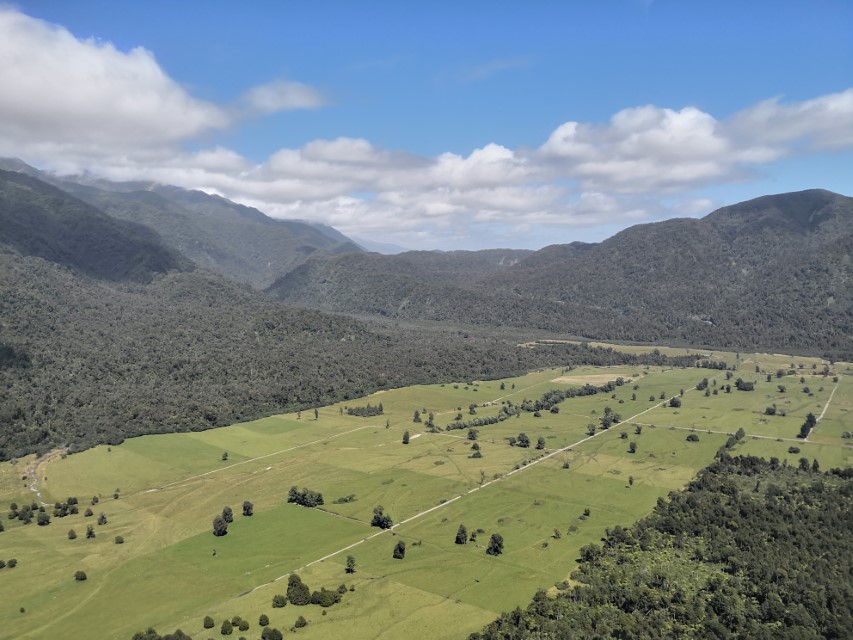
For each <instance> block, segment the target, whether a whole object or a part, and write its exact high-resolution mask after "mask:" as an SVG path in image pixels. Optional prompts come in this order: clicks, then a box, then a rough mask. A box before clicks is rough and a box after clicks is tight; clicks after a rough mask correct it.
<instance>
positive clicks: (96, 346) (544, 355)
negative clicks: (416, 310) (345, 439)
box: [0, 253, 695, 459]
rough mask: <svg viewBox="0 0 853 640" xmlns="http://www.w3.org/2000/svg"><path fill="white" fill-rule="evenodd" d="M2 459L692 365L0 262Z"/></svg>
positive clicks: (249, 294) (23, 261)
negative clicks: (339, 407)
mask: <svg viewBox="0 0 853 640" xmlns="http://www.w3.org/2000/svg"><path fill="white" fill-rule="evenodd" d="M0 308H2V324H0V390H2V392H0V424H3V426H4V428H3V429H2V431H0V459H4V458H9V457H12V456H16V455H21V454H23V453H27V452H31V451H37V452H41V451H45V450H47V449H49V448H52V447H55V446H62V445H68V446H70V447H71V448H72V450H77V449H83V448H86V447H89V446H92V445H94V444H98V443H104V442H107V443H116V442H119V441H121V440H122V439H123V438H125V437H128V436H134V435H141V434H145V433H162V432H170V431H190V430H201V429H208V428H211V427H216V426H222V425H226V424H231V423H234V422H238V421H242V420H249V419H253V418H258V417H262V416H266V415H271V414H274V413H279V412H282V411H284V410H295V409H304V408H308V407H312V406H319V405H323V404H327V403H330V402H333V401H337V400H348V399H354V398H357V397H360V396H363V395H365V394H367V393H370V392H372V391H375V390H377V389H384V388H391V387H399V386H406V385H410V384H419V383H431V382H444V381H450V380H462V379H472V378H477V379H488V378H496V377H502V376H508V375H513V374H520V373H523V372H526V371H528V370H530V369H534V368H537V367H541V366H547V365H553V366H558V365H560V366H565V365H580V364H615V363H629V364H640V363H644V362H648V363H650V364H663V363H668V364H669V363H678V364H690V363H691V362H694V361H695V358H694V359H692V360H691V359H688V360H687V361H686V362H685V361H682V360H678V359H669V358H666V357H663V356H656V355H649V356H633V355H628V354H624V353H619V352H614V351H612V350H607V349H594V348H588V347H584V346H577V345H570V344H556V343H549V344H541V345H539V346H537V347H536V348H533V349H531V348H520V347H518V343H519V342H522V341H524V340H525V338H526V337H529V336H524V335H520V334H518V333H507V334H500V333H499V332H498V333H495V332H479V333H478V332H476V331H464V332H463V331H460V330H457V329H455V328H452V327H447V328H441V327H433V328H431V329H430V328H426V327H415V326H407V325H394V324H390V323H385V324H380V323H376V322H365V321H359V320H355V319H352V318H349V317H344V316H333V315H328V314H323V313H320V312H317V311H310V310H305V309H296V308H284V307H282V306H281V305H280V304H278V303H276V302H275V301H274V300H271V299H269V298H268V297H266V296H264V295H263V294H261V293H258V292H256V291H253V290H252V289H250V288H248V287H246V286H243V285H238V284H236V283H233V282H230V281H228V280H225V279H223V278H221V277H219V276H216V275H213V274H209V273H206V272H203V271H196V272H186V273H182V272H177V271H175V272H171V273H169V274H166V275H163V276H160V277H158V278H155V279H154V281H153V282H151V283H149V284H141V283H125V284H115V283H108V282H103V281H96V280H91V279H86V278H81V277H79V276H77V275H76V274H75V273H74V272H72V271H70V270H69V269H67V268H64V267H61V266H58V265H55V264H52V263H49V262H46V261H44V260H41V259H38V258H23V257H21V256H18V255H15V254H13V253H0Z"/></svg>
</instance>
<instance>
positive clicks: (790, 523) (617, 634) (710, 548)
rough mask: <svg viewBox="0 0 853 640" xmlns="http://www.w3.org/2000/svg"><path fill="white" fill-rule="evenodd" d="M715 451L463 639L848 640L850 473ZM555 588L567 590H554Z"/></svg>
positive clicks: (852, 618)
mask: <svg viewBox="0 0 853 640" xmlns="http://www.w3.org/2000/svg"><path fill="white" fill-rule="evenodd" d="M816 467H817V465H814V464H812V463H811V462H810V461H808V460H806V459H803V460H802V461H801V464H800V466H799V467H798V468H793V467H788V466H784V465H780V464H779V463H778V461H777V460H775V459H771V460H770V462H767V461H765V460H764V459H761V458H755V457H752V456H749V457H731V456H729V455H728V454H727V453H721V454H719V455H718V458H717V460H716V461H715V462H714V463H712V464H711V465H710V466H709V467H708V468H707V469H705V470H704V471H703V472H702V473H701V474H700V475H699V477H698V478H697V479H696V480H695V481H693V482H691V483H690V485H689V486H688V488H687V489H686V490H684V491H682V492H679V493H672V494H670V496H669V500H663V499H661V500H659V501H658V505H657V507H656V508H655V510H654V512H653V513H652V514H651V515H650V516H648V517H646V518H644V519H642V520H640V521H639V522H637V523H636V524H635V525H634V526H632V527H630V528H627V529H625V528H622V527H618V526H617V527H615V528H614V529H613V530H610V531H608V533H607V536H606V537H605V538H603V539H602V540H603V544H602V545H588V546H586V547H583V548H582V549H581V561H580V566H579V567H578V568H577V569H576V570H575V572H574V573H573V574H572V578H573V579H574V580H576V581H577V582H579V583H580V584H579V585H578V586H575V587H573V588H565V589H563V590H562V591H560V592H559V594H558V595H557V596H556V597H555V598H551V597H549V596H547V595H546V594H545V592H540V593H539V594H537V595H536V597H535V598H534V599H533V602H532V603H531V604H530V605H529V606H528V607H527V608H526V609H525V610H521V609H516V610H515V611H513V612H511V613H507V614H504V615H503V616H501V617H500V618H499V619H498V620H497V621H495V622H494V623H492V624H491V625H489V626H488V627H487V628H486V629H484V630H483V631H482V632H480V633H475V634H473V635H471V636H470V640H510V639H512V640H525V639H533V638H567V639H568V638H579V639H580V638H623V639H626V640H628V639H635V638H636V639H638V640H639V639H641V638H767V639H770V638H773V639H777V638H791V639H793V638H798V639H801V638H815V639H817V638H849V637H850V630H851V629H853V579H851V576H853V565H851V563H853V540H851V537H850V531H851V528H853V473H851V470H850V469H846V470H844V471H841V470H833V472H831V473H821V472H820V471H819V470H818V469H817V468H816ZM562 586H564V587H567V586H568V585H567V584H565V585H562Z"/></svg>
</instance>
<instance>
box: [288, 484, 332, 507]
mask: <svg viewBox="0 0 853 640" xmlns="http://www.w3.org/2000/svg"><path fill="white" fill-rule="evenodd" d="M287 501H288V502H291V503H293V504H298V505H302V506H303V507H319V506H320V505H322V504H323V494H322V493H320V492H319V491H313V490H311V489H308V488H303V489H302V491H300V490H299V489H298V488H297V487H290V491H288V492H287Z"/></svg>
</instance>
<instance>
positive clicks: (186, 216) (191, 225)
mask: <svg viewBox="0 0 853 640" xmlns="http://www.w3.org/2000/svg"><path fill="white" fill-rule="evenodd" d="M0 167H2V168H7V169H9V170H12V171H16V172H19V173H23V174H26V175H29V176H32V177H35V178H38V179H39V180H42V181H45V182H49V183H50V184H52V185H54V186H55V187H57V188H59V189H61V190H63V191H65V192H67V193H70V194H72V195H73V196H74V197H76V198H79V199H81V200H84V201H85V202H88V203H89V204H91V205H92V206H94V207H96V208H97V209H100V210H101V211H103V212H104V213H107V214H109V215H110V216H111V217H113V218H117V219H119V220H126V221H128V222H135V223H139V224H142V225H145V226H146V227H149V228H151V229H153V230H154V231H156V232H157V233H158V234H159V235H160V237H161V238H162V241H163V242H164V243H165V244H166V245H168V246H169V247H171V248H172V249H174V250H175V251H178V252H180V253H182V254H183V255H184V256H186V257H187V258H189V259H190V260H192V261H193V262H195V263H196V264H197V265H198V266H200V267H202V268H204V269H207V270H208V271H212V272H214V273H219V274H221V275H224V276H227V277H229V278H232V279H234V280H238V281H240V282H246V283H248V284H251V285H253V286H255V287H258V288H263V287H266V286H268V285H269V284H270V283H272V282H273V281H274V280H275V279H276V278H278V277H279V276H282V275H284V274H286V273H288V272H289V271H291V270H292V269H294V268H295V267H296V266H298V265H300V264H302V262H304V261H305V259H306V258H307V257H308V256H311V255H313V254H315V253H321V254H324V255H325V254H329V255H335V254H339V253H346V252H360V251H362V249H361V248H360V247H358V246H357V245H356V244H355V243H354V242H352V241H351V240H349V238H347V237H346V236H344V235H342V234H340V233H338V232H337V231H335V230H334V229H329V228H325V229H323V228H318V227H316V226H312V225H310V224H307V223H304V222H297V221H292V220H276V219H273V218H270V217H269V216H266V215H265V214H263V213H262V212H260V211H258V210H257V209H254V208H252V207H247V206H244V205H240V204H237V203H235V202H231V201H230V200H227V199H226V198H222V197H219V196H216V195H210V194H207V193H204V192H202V191H189V190H186V189H181V188H179V187H174V186H167V185H158V184H152V183H145V182H124V183H119V182H110V181H108V180H103V179H92V178H88V177H85V176H78V177H70V178H69V177H65V178H59V177H57V176H54V175H51V174H49V173H47V172H43V171H39V170H37V169H35V168H33V167H31V166H29V165H27V164H26V163H24V162H21V161H20V160H16V159H2V160H0Z"/></svg>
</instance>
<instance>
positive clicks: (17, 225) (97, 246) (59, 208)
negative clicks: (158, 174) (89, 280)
mask: <svg viewBox="0 0 853 640" xmlns="http://www.w3.org/2000/svg"><path fill="white" fill-rule="evenodd" d="M0 247H5V249H6V250H7V251H14V252H17V253H20V254H22V255H33V256H39V257H42V258H45V259H47V260H50V261H51V262H55V263H57V264H60V265H63V266H65V267H68V268H71V269H74V270H76V271H77V272H79V273H81V274H85V275H87V276H91V277H94V278H101V279H105V280H112V281H119V282H121V281H129V280H137V281H146V280H150V279H151V277H152V276H153V275H154V274H157V273H164V272H166V271H170V270H173V269H183V270H186V269H191V268H192V264H191V263H190V262H189V261H188V260H186V259H185V258H183V257H182V256H181V255H180V254H178V253H177V252H175V251H173V250H171V249H169V248H167V247H166V246H165V245H164V244H163V243H162V241H161V240H160V238H159V236H158V235H157V234H156V233H154V232H153V231H151V230H150V229H148V228H147V227H144V226H142V225H138V224H134V223H130V222H123V221H120V220H115V219H113V218H111V217H110V216H108V215H106V214H104V213H103V212H101V211H99V210H98V209H96V208H94V207H92V206H91V205H88V204H86V203H85V202H83V201H81V200H78V199H77V198H74V197H72V196H70V195H68V194H67V193H65V192H63V191H60V190H59V189H56V188H55V187H52V186H50V185H48V184H46V183H44V182H42V181H40V180H36V179H35V178H32V177H30V176H27V175H24V174H21V173H15V172H10V171H3V170H0Z"/></svg>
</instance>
